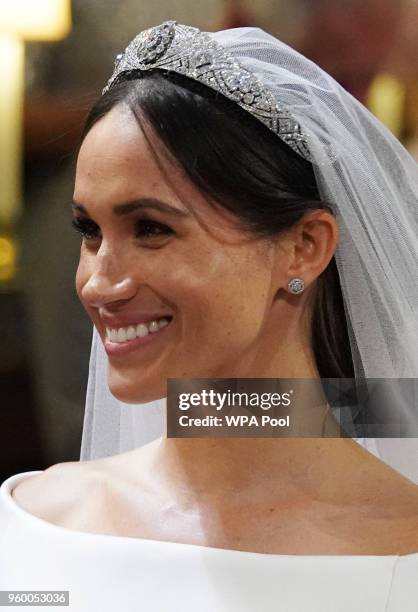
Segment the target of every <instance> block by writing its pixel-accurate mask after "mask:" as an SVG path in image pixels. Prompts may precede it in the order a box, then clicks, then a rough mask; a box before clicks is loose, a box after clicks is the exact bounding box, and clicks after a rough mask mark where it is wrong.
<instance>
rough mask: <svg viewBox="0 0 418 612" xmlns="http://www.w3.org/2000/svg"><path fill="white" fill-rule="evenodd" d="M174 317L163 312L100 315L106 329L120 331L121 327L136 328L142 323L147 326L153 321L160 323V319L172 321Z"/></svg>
mask: <svg viewBox="0 0 418 612" xmlns="http://www.w3.org/2000/svg"><path fill="white" fill-rule="evenodd" d="M172 318H173V315H171V314H165V313H161V312H158V313H157V312H154V313H142V314H138V313H135V314H134V313H132V314H128V313H127V314H124V315H122V314H119V315H117V316H116V315H108V314H102V315H100V319H101V321H102V322H103V323H104V325H105V326H106V327H110V328H111V329H119V328H121V327H130V326H133V327H136V326H137V325H140V324H141V323H144V324H145V325H147V324H149V323H151V321H158V320H159V319H169V320H171V319H172Z"/></svg>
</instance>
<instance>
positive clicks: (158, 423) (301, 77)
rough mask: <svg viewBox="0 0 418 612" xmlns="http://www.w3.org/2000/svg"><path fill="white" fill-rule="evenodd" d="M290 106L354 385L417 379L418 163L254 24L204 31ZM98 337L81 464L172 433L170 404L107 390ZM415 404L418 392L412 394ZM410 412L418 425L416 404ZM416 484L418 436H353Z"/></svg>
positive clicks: (324, 77) (325, 78)
mask: <svg viewBox="0 0 418 612" xmlns="http://www.w3.org/2000/svg"><path fill="white" fill-rule="evenodd" d="M208 34H209V36H210V37H211V38H212V39H213V40H214V41H216V42H217V43H218V44H219V45H221V46H222V47H223V48H224V49H226V50H227V52H228V53H229V54H230V55H232V56H233V57H234V58H235V60H236V61H237V62H239V64H240V66H242V67H243V68H245V69H246V70H248V71H250V72H251V73H252V74H254V75H255V76H256V77H257V78H258V79H259V80H260V81H261V82H262V83H263V84H264V85H265V86H266V87H267V88H268V89H269V91H270V92H271V93H272V94H273V95H274V97H275V99H276V100H277V102H278V103H279V104H281V105H282V106H284V108H286V109H288V110H289V111H290V112H291V113H292V115H293V117H294V118H295V119H296V120H297V121H298V122H299V124H300V126H301V127H302V129H303V132H304V133H305V134H306V135H307V137H308V143H309V151H310V154H311V158H312V163H313V167H314V170H315V175H316V180H317V184H318V188H319V192H320V195H321V198H322V199H323V200H325V201H327V202H328V203H329V204H330V205H331V207H332V208H333V210H334V213H335V215H336V219H337V222H338V225H339V229H340V238H339V242H338V246H337V250H336V252H335V260H336V263H337V268H338V273H339V277H340V282H341V288H342V293H343V299H344V305H345V311H346V316H347V321H348V331H349V338H350V346H351V352H352V356H353V363H354V371H355V377H356V378H386V379H387V378H395V379H397V378H414V379H418V281H417V268H418V266H417V264H418V232H417V225H418V199H417V198H418V195H417V194H418V166H417V164H416V162H415V161H414V160H413V159H412V157H411V156H410V155H409V153H408V152H407V151H406V149H405V148H404V147H403V146H402V145H401V144H400V143H399V141H398V140H397V139H396V138H395V137H394V136H393V135H392V134H391V133H390V132H389V131H388V130H387V129H386V128H385V127H384V126H383V125H382V124H381V123H380V122H379V121H378V120H377V119H376V118H375V117H374V116H373V115H372V114H371V113H370V112H369V111H368V110H367V109H366V108H365V107H364V106H363V105H362V104H360V103H359V102H358V101H357V100H356V99H355V98H354V97H353V96H351V95H350V94H349V93H348V92H347V91H345V90H344V89H343V88H342V87H341V86H340V85H339V84H338V83H337V82H336V81H335V80H334V79H333V78H332V77H331V76H329V75H328V74H327V73H325V72H324V71H323V70H322V69H320V68H319V67H318V66H316V65H315V64H314V63H312V62H311V61H310V60H308V59H307V58H305V57H304V56H302V55H301V54H299V53H298V52H296V51H295V50H293V49H291V48H290V47H288V46H287V45H285V44H284V43H282V42H281V41H279V40H277V39H276V38H274V37H273V36H271V35H270V34H267V33H266V32H264V31H263V30H261V29H259V28H235V29H230V30H224V31H220V32H214V33H208ZM106 369H107V356H106V353H105V351H104V348H103V345H102V342H101V340H100V337H99V336H98V334H97V333H96V331H95V332H94V335H93V343H92V351H91V360H90V371H89V384H88V391H87V402H86V412H85V420H84V428H83V437H82V447H81V460H89V459H94V458H98V457H104V456H109V455H113V454H117V453H122V452H126V451H128V450H131V449H133V448H135V447H138V446H140V445H142V444H145V443H147V442H149V441H151V440H153V439H155V438H157V437H159V436H161V435H163V434H164V433H165V398H162V399H159V400H156V401H153V402H150V403H149V404H142V405H131V404H124V403H122V402H120V401H118V400H117V399H115V398H114V397H113V396H112V395H111V394H110V392H109V390H108V386H107V380H106V379H107V376H106ZM415 397H417V395H415ZM402 410H403V413H404V414H403V417H404V418H405V419H406V420H407V422H408V423H410V424H411V425H415V424H416V422H417V419H418V407H417V405H416V402H412V403H411V402H405V403H404V405H403V406H402ZM357 441H358V442H359V443H361V444H363V445H364V446H365V448H367V449H368V450H370V451H371V452H373V453H374V454H376V455H377V456H379V457H380V458H381V459H382V460H383V461H386V462H387V463H389V464H390V465H392V466H393V467H394V468H395V469H398V470H399V471H401V472H402V473H404V474H405V475H406V476H407V477H409V478H410V479H412V480H414V481H415V482H417V483H418V439H417V438H403V439H398V438H382V439H357Z"/></svg>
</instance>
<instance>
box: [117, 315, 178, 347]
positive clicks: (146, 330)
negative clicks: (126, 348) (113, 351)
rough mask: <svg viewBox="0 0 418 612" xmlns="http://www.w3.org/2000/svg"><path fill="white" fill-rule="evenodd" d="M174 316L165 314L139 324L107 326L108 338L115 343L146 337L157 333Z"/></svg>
mask: <svg viewBox="0 0 418 612" xmlns="http://www.w3.org/2000/svg"><path fill="white" fill-rule="evenodd" d="M172 318H173V317H172V316H165V317H161V318H159V319H155V320H154V321H150V322H149V323H138V325H129V326H127V327H119V328H110V327H106V340H107V341H109V342H112V343H113V344H123V343H125V342H130V341H131V340H135V339H136V338H145V337H147V336H148V335H149V334H155V333H156V332H158V331H159V330H160V329H162V328H163V327H166V326H167V325H168V324H169V323H170V321H171V320H172Z"/></svg>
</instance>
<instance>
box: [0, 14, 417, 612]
mask: <svg viewBox="0 0 418 612" xmlns="http://www.w3.org/2000/svg"><path fill="white" fill-rule="evenodd" d="M417 188H418V170H417V167H416V165H415V163H414V162H413V160H412V159H411V158H410V157H409V155H408V154H407V153H406V151H405V150H404V149H403V147H402V146H401V145H400V144H399V143H398V142H397V141H396V140H395V139H394V138H393V137H392V136H391V135H390V134H389V132H388V131H387V130H386V129H385V128H384V127H383V126H382V125H381V124H380V123H379V122H378V121H377V120H376V119H374V118H373V117H372V115H371V114H370V113H368V111H367V110H366V109H365V108H364V107H362V106H361V104H360V103H358V102H357V101H356V100H354V98H352V97H351V96H350V95H349V94H348V93H347V92H345V91H344V90H343V89H342V88H341V87H340V86H339V85H338V84H337V83H336V82H335V81H334V80H333V79H332V78H331V77H329V76H328V75H327V74H326V73H324V72H323V71H322V70H321V69H319V68H318V67H317V66H316V65H314V64H313V63H311V62H310V61H309V60H307V59H306V58H304V57H303V56H301V55H299V54H298V53H297V52H295V51H293V50H292V49H290V48H289V47H287V46H286V45H284V44H283V43H281V42H280V41H278V40H277V39H275V38H273V37H272V36H270V35H268V34H266V33H265V32H263V31H262V30H259V29H257V28H236V29H234V30H226V31H223V32H217V33H202V32H199V30H197V29H195V28H191V27H189V26H183V25H179V24H176V23H175V22H165V23H164V24H161V25H160V26H157V27H156V28H153V29H151V30H147V31H145V32H141V33H140V34H139V35H138V36H137V37H136V38H135V39H134V40H133V41H132V42H131V43H130V45H129V46H128V48H127V49H126V51H125V52H124V53H123V54H121V55H120V56H118V58H117V60H116V63H115V69H114V73H113V75H112V77H111V79H110V80H109V82H108V84H107V86H106V88H105V90H104V92H103V95H102V96H101V97H100V99H99V100H98V101H97V103H96V104H95V106H94V108H93V109H92V110H91V112H90V114H89V117H88V119H87V122H86V126H85V130H84V134H83V138H82V143H81V146H80V149H79V151H78V157H77V169H76V178H75V190H74V202H73V204H72V209H73V216H74V218H73V225H74V228H75V229H76V230H77V231H78V232H80V233H81V235H82V244H81V252H80V262H79V267H78V271H77V277H76V287H77V292H78V295H79V298H80V300H81V302H82V304H83V305H84V307H85V309H86V310H87V312H88V314H89V316H90V317H91V319H92V321H93V323H94V326H95V333H96V334H97V337H98V338H99V342H100V345H101V348H100V350H101V351H102V353H103V349H104V351H105V353H103V354H104V355H105V358H106V381H104V380H103V379H100V380H99V381H97V380H96V384H98V385H102V387H103V388H104V386H105V385H108V388H109V390H110V392H111V394H112V396H113V397H114V398H117V399H118V400H120V402H123V403H124V404H149V405H150V406H151V407H154V408H155V402H158V401H162V400H164V397H165V395H166V381H167V379H168V378H270V379H276V378H286V379H287V378H301V379H302V378H307V379H311V380H317V381H318V382H319V381H320V378H325V377H329V378H359V379H360V378H365V377H376V378H388V379H389V378H414V377H417V374H418V354H417V349H416V346H417V340H418V337H417V305H418V292H417V283H416V263H417V238H416V219H417V200H416V193H417ZM64 324H65V322H64ZM96 348H97V345H96ZM93 356H94V354H92V362H91V363H92V364H93ZM100 372H101V370H99V373H100ZM96 374H97V373H96ZM96 378H97V376H96ZM103 388H102V392H103V391H104V389H103ZM101 397H102V398H104V397H105V395H104V392H103V393H102V396H101ZM97 398H99V399H97ZM96 400H97V401H94V402H93V403H94V406H93V407H92V406H90V412H89V413H88V415H86V420H85V431H84V440H83V442H85V440H86V437H87V435H89V436H90V443H92V440H93V438H94V435H98V436H99V437H100V438H101V440H102V443H103V441H104V443H103V446H102V449H103V448H106V446H107V452H97V453H95V452H94V450H91V449H92V448H93V447H91V449H90V450H91V453H90V456H89V457H88V458H89V459H90V460H89V461H81V462H68V463H62V464H57V465H53V466H51V467H50V468H48V469H47V470H45V471H42V472H39V473H35V474H34V473H33V472H30V473H25V474H21V475H17V476H14V477H12V478H11V479H8V481H6V482H5V483H3V485H2V495H3V497H2V498H1V502H0V521H3V527H6V529H4V530H2V534H3V535H2V538H3V540H2V550H3V552H2V553H0V555H1V557H0V566H2V565H4V566H5V567H6V566H7V568H8V569H6V570H5V573H4V574H3V578H0V586H1V588H2V589H6V588H15V589H17V588H22V589H27V588H32V587H33V588H38V589H39V588H41V587H42V588H45V589H51V588H58V587H60V588H68V586H69V588H70V597H71V592H74V593H75V596H74V600H75V607H73V608H72V609H74V610H87V609H89V610H90V609H93V607H95V606H94V603H93V602H94V601H95V602H96V604H97V605H96V607H97V608H98V609H101V610H115V609H117V608H118V607H119V604H118V603H115V602H116V596H118V597H121V598H122V599H121V600H118V601H124V605H121V606H120V609H125V610H136V609H138V608H137V607H136V606H137V605H141V604H140V603H139V602H145V608H146V609H147V610H167V609H173V610H180V609H181V610H195V609H200V610H240V611H241V610H263V611H264V610H273V609H274V610H276V609H284V610H291V611H292V612H296V611H299V610H318V611H319V610H321V611H322V610H326V609H327V610H328V609H329V610H338V611H342V612H345V611H346V610H347V611H348V610H353V609H356V610H368V611H373V610H382V611H383V610H390V611H394V610H402V611H405V610H412V609H414V608H413V607H408V606H411V605H412V604H411V602H413V601H414V596H415V601H416V597H417V596H418V591H417V587H416V580H413V578H412V576H413V574H415V575H416V572H417V571H418V487H417V485H416V484H415V483H413V482H412V481H411V480H410V479H408V478H406V477H405V476H403V475H401V474H400V473H399V472H398V471H396V470H395V469H393V468H391V467H389V465H387V463H384V462H383V461H381V460H379V459H378V458H377V457H375V456H374V455H373V454H372V453H369V452H367V451H366V450H365V449H364V448H363V447H362V446H361V445H359V444H358V442H356V441H355V440H354V439H352V438H340V437H337V436H336V437H327V438H324V437H322V438H321V437H320V431H321V427H322V425H323V423H322V420H321V417H322V414H320V413H319V412H318V414H317V413H316V412H315V410H314V409H312V411H310V412H309V415H308V413H306V418H308V417H309V419H310V422H311V423H312V424H313V426H314V428H316V431H317V437H291V438H290V437H288V438H280V439H277V438H234V439H225V438H224V439H220V438H197V439H196V438H169V437H167V436H166V435H162V436H161V435H160V436H158V437H157V436H156V439H154V440H152V441H150V442H148V443H147V444H145V445H142V446H139V445H138V444H133V445H132V446H131V448H129V450H126V445H125V446H124V443H123V439H124V436H125V437H126V436H128V435H131V436H132V435H133V437H134V438H135V436H136V435H137V434H138V432H137V431H133V430H135V428H140V426H139V425H138V423H139V420H133V421H132V425H131V427H132V430H131V431H129V432H128V431H127V430H126V428H125V429H124V428H123V427H122V422H123V419H124V418H126V417H127V415H124V414H122V412H123V408H122V410H121V414H120V415H117V416H115V415H113V416H112V415H110V413H106V415H107V416H106V418H105V419H104V421H103V422H102V423H101V426H100V425H99V424H98V419H100V415H101V414H102V415H103V414H104V411H105V406H104V403H105V402H104V403H101V402H100V393H99V394H98V395H97V397H96ZM121 405H122V404H121ZM134 408H135V411H137V412H138V413H139V412H141V411H144V410H146V409H147V406H135V407H134ZM409 408H410V410H409V411H407V414H404V415H403V417H404V418H407V419H408V423H409V424H410V425H411V426H412V425H413V423H414V418H415V417H416V415H415V411H414V406H410V407H409ZM126 409H128V407H127V406H126ZM119 417H120V421H119ZM328 418H329V424H330V425H331V426H332V425H335V424H336V420H335V418H334V417H333V416H330V415H329V417H328ZM95 419H96V420H95ZM126 423H127V421H125V425H126ZM139 433H140V432H139ZM111 440H113V441H114V442H115V443H114V444H113V442H111ZM405 442H410V441H406V440H405ZM112 444H113V446H112ZM110 448H111V449H112V451H109V449H110ZM0 524H1V523H0ZM6 533H7V534H8V535H6ZM22 534H25V535H22ZM70 535H71V541H70V539H69V536H70ZM34 538H37V541H38V542H39V543H41V551H38V553H36V554H37V556H36V555H35V553H34V551H33V550H32V547H34V541H35V540H34ZM42 543H43V545H42ZM185 545H186V546H185ZM190 545H192V546H190ZM53 549H54V558H55V563H52V562H51V558H52V552H51V551H52V550H53ZM57 550H58V551H60V552H59V557H58V559H57V558H56V552H57ZM16 551H17V552H16ZM35 559H36V562H35ZM18 564H19V565H18ZM18 566H19V567H20V569H19V570H18V569H17V568H18ZM23 567H24V568H26V570H27V571H26V572H25V570H24V569H22V568H23ZM41 576H42V579H41V578H40V577H41ZM52 577H53V578H54V579H52ZM98 584H100V585H101V588H102V591H101V592H99V593H97V598H98V599H95V600H94V599H93V595H92V591H93V587H94V588H95V587H96V586H97V585H98ZM62 585H64V586H62ZM65 585H67V586H65ZM370 585H372V587H373V588H371V586H370ZM151 587H152V588H153V589H154V591H152V593H151ZM363 587H364V588H365V590H364V591H362V589H363ZM340 594H341V595H343V597H342V598H338V600H337V599H336V598H337V597H338V596H339V595H340ZM136 596H137V597H138V600H137V599H136ZM123 598H125V599H123ZM186 600H187V601H186ZM281 601H282V602H283V606H284V607H280V603H279V602H281ZM332 602H334V603H332ZM336 602H337V603H336ZM73 603H74V601H73ZM415 605H416V604H415ZM88 606H90V607H88ZM277 606H279V607H277ZM70 609H71V604H70Z"/></svg>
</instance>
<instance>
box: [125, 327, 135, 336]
mask: <svg viewBox="0 0 418 612" xmlns="http://www.w3.org/2000/svg"><path fill="white" fill-rule="evenodd" d="M134 338H136V328H135V327H134V326H133V325H131V327H128V330H127V332H126V339H127V340H133V339H134Z"/></svg>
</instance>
